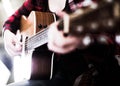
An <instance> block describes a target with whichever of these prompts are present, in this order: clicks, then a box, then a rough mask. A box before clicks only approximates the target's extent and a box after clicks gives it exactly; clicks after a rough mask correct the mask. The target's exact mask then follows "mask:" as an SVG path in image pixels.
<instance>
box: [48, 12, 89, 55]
mask: <svg viewBox="0 0 120 86" xmlns="http://www.w3.org/2000/svg"><path fill="white" fill-rule="evenodd" d="M60 14H61V15H60ZM59 15H60V17H63V16H64V15H65V13H62V12H61V13H59ZM58 24H59V22H55V23H53V24H51V25H50V28H49V31H48V49H49V50H51V51H53V52H56V53H60V54H66V53H69V52H72V51H73V50H75V49H76V48H78V47H79V48H80V49H83V48H85V47H87V46H88V45H89V44H90V43H91V38H90V36H88V35H81V36H79V37H77V36H73V35H68V36H67V37H65V36H64V35H63V34H64V32H63V31H62V30H58V28H57V26H58Z"/></svg>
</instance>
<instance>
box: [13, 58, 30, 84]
mask: <svg viewBox="0 0 120 86" xmlns="http://www.w3.org/2000/svg"><path fill="white" fill-rule="evenodd" d="M13 65H14V67H13V72H14V81H15V82H19V81H23V80H29V79H30V75H31V58H30V57H23V58H21V57H20V56H16V57H14V62H13Z"/></svg>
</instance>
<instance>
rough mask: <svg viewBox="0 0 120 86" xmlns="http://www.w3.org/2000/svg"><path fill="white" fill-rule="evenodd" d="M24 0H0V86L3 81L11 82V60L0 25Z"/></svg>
mask: <svg viewBox="0 0 120 86" xmlns="http://www.w3.org/2000/svg"><path fill="white" fill-rule="evenodd" d="M24 1H25V0H0V86H3V85H4V83H10V82H12V78H11V77H10V78H9V76H11V67H12V62H11V59H9V58H8V57H9V56H8V54H7V53H6V51H5V49H4V46H3V45H4V42H3V38H2V27H3V24H4V22H5V20H6V19H7V18H8V17H9V16H10V15H11V14H12V13H14V11H15V10H17V9H18V8H19V7H20V6H21V5H22V3H23V2H24ZM7 79H8V80H7Z"/></svg>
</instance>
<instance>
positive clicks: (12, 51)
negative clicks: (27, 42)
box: [4, 30, 22, 57]
mask: <svg viewBox="0 0 120 86" xmlns="http://www.w3.org/2000/svg"><path fill="white" fill-rule="evenodd" d="M20 37H21V36H20V32H19V31H17V34H16V35H15V34H14V33H12V32H11V31H10V30H5V32H4V46H5V50H6V51H7V53H8V54H9V55H10V56H11V57H12V56H16V55H20V54H21V51H22V43H21V42H20Z"/></svg>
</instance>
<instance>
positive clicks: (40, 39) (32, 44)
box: [25, 28, 48, 50]
mask: <svg viewBox="0 0 120 86" xmlns="http://www.w3.org/2000/svg"><path fill="white" fill-rule="evenodd" d="M47 32H48V28H45V29H43V30H42V31H40V32H38V33H37V34H35V35H34V36H32V37H30V38H28V39H26V41H25V49H26V50H31V49H35V48H37V47H39V46H42V45H44V44H46V43H47V42H48V36H47Z"/></svg>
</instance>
